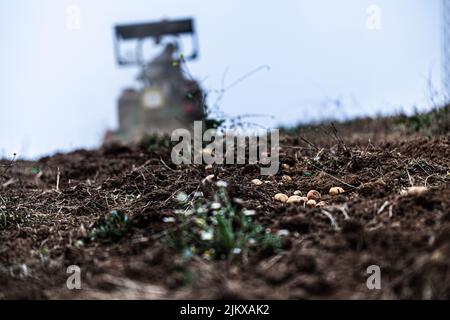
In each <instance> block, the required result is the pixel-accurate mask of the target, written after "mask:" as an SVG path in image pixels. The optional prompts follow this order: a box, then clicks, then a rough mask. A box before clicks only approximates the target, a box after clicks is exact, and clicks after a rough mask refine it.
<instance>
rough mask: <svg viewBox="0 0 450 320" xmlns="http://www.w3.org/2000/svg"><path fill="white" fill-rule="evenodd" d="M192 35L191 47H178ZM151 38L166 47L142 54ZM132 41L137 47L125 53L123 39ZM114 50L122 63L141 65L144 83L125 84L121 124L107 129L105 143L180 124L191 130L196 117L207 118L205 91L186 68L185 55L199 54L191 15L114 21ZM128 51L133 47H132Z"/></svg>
mask: <svg viewBox="0 0 450 320" xmlns="http://www.w3.org/2000/svg"><path fill="white" fill-rule="evenodd" d="M186 36H189V37H190V38H191V43H192V53H191V54H190V55H188V56H185V55H184V54H183V52H182V50H181V48H180V46H181V44H182V41H181V38H182V37H186ZM149 39H150V40H153V41H152V43H153V45H155V46H159V47H162V52H161V53H160V54H159V55H157V56H156V57H153V58H152V59H145V58H144V41H145V40H149ZM133 41H134V43H133V44H134V47H133V53H132V54H131V57H130V54H128V56H126V55H125V56H126V57H124V54H123V53H122V51H123V50H122V45H125V44H126V43H128V44H130V42H133ZM115 52H116V59H117V63H118V64H119V65H120V66H130V65H135V66H139V67H140V72H139V75H138V77H137V80H138V81H139V82H140V83H141V88H139V89H134V88H127V89H125V90H124V91H123V92H122V94H121V96H120V98H119V103H118V110H119V129H118V130H117V131H109V132H107V133H106V135H105V143H108V142H113V141H119V142H125V143H128V142H138V141H139V140H141V139H142V137H144V136H146V135H151V134H170V133H171V132H172V131H173V130H175V129H178V128H185V129H188V130H192V127H193V122H194V120H203V98H204V97H203V92H202V89H201V88H200V85H199V84H198V82H197V81H196V80H194V79H192V78H190V76H189V73H188V72H186V71H184V69H183V66H184V63H185V62H186V61H189V60H194V59H196V58H197V57H198V41H197V37H196V33H195V30H194V23H193V20H192V19H184V20H176V21H167V20H164V21H162V22H158V23H146V24H132V25H120V26H116V27H115ZM128 53H129V52H128Z"/></svg>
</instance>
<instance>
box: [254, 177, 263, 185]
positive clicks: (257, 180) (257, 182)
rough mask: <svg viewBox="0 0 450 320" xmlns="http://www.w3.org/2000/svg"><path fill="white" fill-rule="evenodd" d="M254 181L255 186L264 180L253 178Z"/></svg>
mask: <svg viewBox="0 0 450 320" xmlns="http://www.w3.org/2000/svg"><path fill="white" fill-rule="evenodd" d="M252 183H253V184H254V185H255V186H260V185H262V184H263V182H262V181H261V180H259V179H253V180H252Z"/></svg>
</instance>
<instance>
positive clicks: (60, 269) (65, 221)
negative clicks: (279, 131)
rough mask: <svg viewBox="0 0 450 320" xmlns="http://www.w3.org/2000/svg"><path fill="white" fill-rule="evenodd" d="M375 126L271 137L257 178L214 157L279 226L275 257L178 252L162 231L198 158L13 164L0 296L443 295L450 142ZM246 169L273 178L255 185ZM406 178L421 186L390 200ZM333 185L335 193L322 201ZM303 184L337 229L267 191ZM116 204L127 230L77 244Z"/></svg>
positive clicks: (1, 235) (449, 293)
mask: <svg viewBox="0 0 450 320" xmlns="http://www.w3.org/2000/svg"><path fill="white" fill-rule="evenodd" d="M377 123H378V125H376V123H374V122H370V126H369V125H364V123H362V124H360V125H354V124H353V125H351V126H350V125H349V126H345V125H340V126H338V130H339V134H340V135H341V136H342V138H343V139H344V140H345V145H346V148H347V149H348V150H347V151H345V150H344V147H343V145H342V144H341V145H340V144H339V143H337V141H336V140H335V139H334V138H333V137H332V136H331V135H327V134H325V133H324V132H323V131H321V130H320V129H318V128H317V127H316V128H310V129H309V130H306V131H304V132H302V135H303V136H305V137H307V140H308V142H309V143H306V142H305V141H304V140H302V139H301V138H300V134H299V132H298V131H296V132H291V133H289V134H286V135H284V136H282V141H281V147H282V150H281V155H280V159H281V163H282V164H287V165H289V168H287V167H286V166H284V167H283V168H282V169H281V170H280V172H279V174H278V175H277V176H274V177H269V178H268V177H261V176H259V174H260V170H259V167H258V166H257V165H245V166H228V165H225V166H219V167H215V168H214V170H215V173H216V174H217V175H218V176H219V177H220V178H221V179H223V180H225V181H227V182H228V184H229V187H228V189H229V192H230V194H231V196H233V197H239V198H241V199H243V200H244V201H245V206H246V207H247V208H249V209H255V210H256V211H257V216H256V218H257V219H258V221H259V222H260V223H261V224H263V225H264V226H265V227H266V228H270V229H271V230H273V231H274V232H276V231H278V230H282V229H283V230H289V232H290V233H289V235H288V236H287V237H286V238H285V239H284V241H283V250H282V251H281V252H279V253H278V254H275V255H271V256H267V255H264V254H259V253H255V254H251V255H249V256H248V257H244V258H242V257H241V258H235V259H233V260H231V261H209V260H205V259H203V258H200V257H197V258H193V259H192V260H190V261H189V262H183V260H182V259H181V256H180V254H179V253H178V252H176V251H174V250H173V249H170V248H169V247H167V245H165V243H164V242H163V241H162V239H161V237H160V236H159V235H160V234H161V232H162V231H163V230H164V229H165V228H167V224H166V223H164V222H163V218H164V217H170V216H172V215H173V208H174V199H173V195H174V194H176V192H177V191H184V192H186V193H190V192H192V191H194V190H196V189H197V188H199V190H202V191H203V192H205V193H206V194H208V192H210V190H209V187H208V185H203V184H202V183H201V181H202V179H204V178H205V177H206V176H207V175H209V174H211V173H210V172H207V171H206V170H205V166H204V165H197V166H182V167H175V166H172V165H170V151H169V150H165V149H160V150H157V151H152V152H148V151H146V150H143V149H142V148H139V147H118V146H110V147H104V148H102V149H100V150H96V151H76V152H73V153H70V154H58V155H55V156H53V157H48V158H44V159H41V160H39V161H37V162H22V161H21V162H17V163H15V164H14V165H13V166H12V167H11V168H10V170H9V171H8V172H7V174H6V177H4V178H0V217H2V218H1V219H2V221H0V298H6V299H10V298H27V299H37V298H39V299H41V298H42V299H65V298H68V299H79V298H94V299H103V298H127V299H129V298H138V299H141V298H145V299H161V298H162V299H164V298H168V299H184V298H188V299H191V298H192V299H203V298H214V299H235V298H237V299H253V298H256V299H259V298H262V299H303V298H306V299H311V298H324V299H347V298H350V299H398V298H400V299H409V298H418V299H426V298H438V299H448V298H450V184H449V182H450V176H449V170H450V169H449V159H450V138H449V136H448V135H441V136H435V137H433V138H429V137H424V136H409V135H408V134H406V133H405V132H401V131H396V133H395V134H392V133H390V132H391V131H390V129H389V128H386V127H385V125H384V124H383V121H381V122H380V121H379V122H377ZM316 148H318V149H316ZM322 148H323V150H322ZM320 150H322V151H320ZM315 157H317V159H316V160H314V158H315ZM163 162H164V163H163ZM1 164H3V165H6V164H7V162H6V161H5V162H1ZM167 164H168V165H170V167H169V166H168V165H167ZM37 168H38V169H39V170H40V173H37V170H36V169H37ZM58 168H59V172H60V179H59V181H60V182H59V190H56V184H57V176H58ZM0 171H1V170H0ZM408 174H409V176H410V178H409V176H408ZM283 175H289V176H291V177H292V179H293V180H292V181H291V182H281V181H282V179H281V178H282V176H283ZM255 178H260V179H261V180H269V181H270V183H267V184H264V185H262V186H258V187H257V186H255V185H253V184H252V183H251V180H252V179H255ZM336 179H339V180H340V181H341V182H339V181H338V180H336ZM410 179H411V180H412V182H413V183H414V184H415V185H427V186H428V187H429V192H428V193H426V194H425V195H422V196H401V195H400V191H401V190H402V189H403V188H405V187H409V186H410ZM343 182H344V183H343ZM2 184H3V186H2ZM350 185H351V186H353V187H350ZM333 186H340V187H342V188H344V189H345V190H346V193H345V194H343V195H340V196H337V197H334V198H331V197H330V196H328V195H327V193H328V190H329V188H330V187H333ZM311 189H317V190H318V191H320V192H321V193H322V194H323V195H325V196H324V198H325V200H326V201H327V202H328V203H329V206H328V207H326V208H325V210H326V212H328V213H330V214H331V215H332V216H333V217H334V219H335V220H336V223H337V228H336V226H335V227H333V226H332V224H331V223H330V220H329V218H328V217H327V216H326V214H325V213H324V211H322V209H319V208H316V209H307V208H303V207H301V206H295V205H286V204H281V203H277V202H275V201H274V200H273V199H272V197H273V195H275V194H276V193H278V192H284V193H287V194H289V195H292V194H293V192H294V191H295V190H301V191H302V192H303V193H304V194H306V193H307V192H308V190H311ZM113 209H116V210H120V211H121V212H124V213H126V214H127V215H128V216H129V217H130V221H131V229H130V230H129V231H128V232H127V233H126V235H125V236H124V237H123V238H122V239H121V240H120V241H119V242H117V243H113V244H102V243H98V242H85V243H84V245H80V244H79V240H80V239H83V237H84V236H85V234H86V232H87V231H86V230H90V229H91V228H92V227H93V226H95V225H97V224H98V223H99V221H102V219H103V217H105V216H106V215H107V214H109V213H110V212H111V210H113ZM346 215H348V217H349V219H346ZM69 265H78V266H80V267H81V269H82V272H83V273H82V285H83V290H80V291H69V290H67V288H66V279H67V277H68V275H67V274H66V268H67V266H69ZM370 265H378V266H380V268H381V272H382V274H381V276H382V289H381V290H368V288H367V286H366V280H367V278H368V276H369V275H368V274H367V271H366V270H367V267H368V266H370ZM186 274H188V275H190V281H188V282H186V281H183V279H185V276H186Z"/></svg>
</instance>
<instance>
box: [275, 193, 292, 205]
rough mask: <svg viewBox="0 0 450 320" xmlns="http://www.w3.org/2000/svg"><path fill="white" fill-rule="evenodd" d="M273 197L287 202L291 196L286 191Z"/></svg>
mask: <svg viewBox="0 0 450 320" xmlns="http://www.w3.org/2000/svg"><path fill="white" fill-rule="evenodd" d="M273 198H274V199H275V200H277V201H279V202H283V203H286V202H287V201H288V199H289V197H288V196H287V195H285V194H284V193H277V194H276V195H275V196H274V197H273Z"/></svg>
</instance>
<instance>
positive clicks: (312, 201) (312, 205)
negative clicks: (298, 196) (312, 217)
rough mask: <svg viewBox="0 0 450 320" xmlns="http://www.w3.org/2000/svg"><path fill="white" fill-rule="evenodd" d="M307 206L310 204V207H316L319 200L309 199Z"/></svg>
mask: <svg viewBox="0 0 450 320" xmlns="http://www.w3.org/2000/svg"><path fill="white" fill-rule="evenodd" d="M306 206H308V207H309V208H315V207H316V206H317V202H316V201H315V200H308V202H307V203H306Z"/></svg>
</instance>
